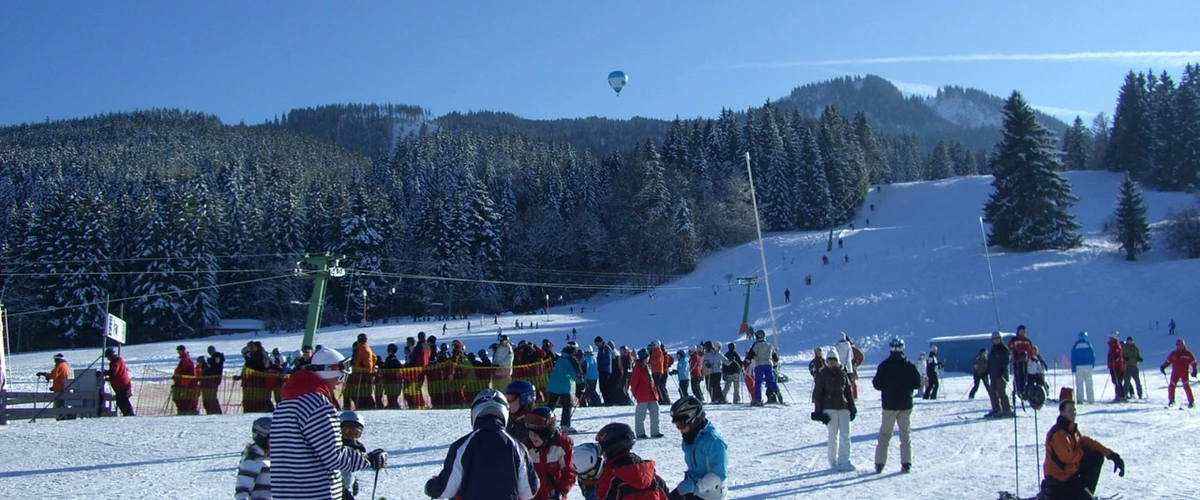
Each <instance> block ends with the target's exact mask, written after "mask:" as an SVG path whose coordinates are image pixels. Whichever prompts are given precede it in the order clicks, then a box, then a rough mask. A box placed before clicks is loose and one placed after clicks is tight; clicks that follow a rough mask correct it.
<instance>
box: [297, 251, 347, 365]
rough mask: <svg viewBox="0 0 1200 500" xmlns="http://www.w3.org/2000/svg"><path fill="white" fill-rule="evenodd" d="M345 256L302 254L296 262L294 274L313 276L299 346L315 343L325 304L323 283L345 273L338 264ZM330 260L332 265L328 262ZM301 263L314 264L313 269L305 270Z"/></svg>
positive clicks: (326, 253)
mask: <svg viewBox="0 0 1200 500" xmlns="http://www.w3.org/2000/svg"><path fill="white" fill-rule="evenodd" d="M344 258H346V256H345V255H342V254H336V255H335V254H332V253H329V252H325V254H324V255H311V254H304V257H302V258H300V260H299V261H297V262H296V271H295V273H296V276H307V277H312V278H313V289H312V296H311V297H310V298H309V299H308V320H307V321H305V322H304V340H303V342H302V343H301V346H302V347H303V346H306V345H308V346H312V345H315V344H313V342H314V341H315V340H316V336H317V328H319V327H320V326H321V310H322V309H323V308H324V306H325V284H326V281H327V280H328V279H329V278H330V277H334V278H341V277H342V276H345V275H346V270H345V269H344V268H342V267H341V266H340V264H341V260H342V259H344ZM331 261H332V264H333V265H332V266H331V265H330V262H331ZM301 264H308V265H310V266H315V267H316V269H314V270H305V269H302V268H301V267H300V265H301Z"/></svg>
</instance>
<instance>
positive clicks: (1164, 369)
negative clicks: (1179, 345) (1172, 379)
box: [1158, 366, 1167, 377]
mask: <svg viewBox="0 0 1200 500" xmlns="http://www.w3.org/2000/svg"><path fill="white" fill-rule="evenodd" d="M1158 371H1160V372H1162V374H1163V376H1164V377H1165V376H1167V367H1165V366H1164V367H1162V368H1159V369H1158Z"/></svg>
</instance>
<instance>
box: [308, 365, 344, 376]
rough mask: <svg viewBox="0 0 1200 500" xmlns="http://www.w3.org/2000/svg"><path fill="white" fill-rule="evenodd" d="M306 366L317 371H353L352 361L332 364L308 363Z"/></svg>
mask: <svg viewBox="0 0 1200 500" xmlns="http://www.w3.org/2000/svg"><path fill="white" fill-rule="evenodd" d="M305 368H307V369H309V370H312V371H315V372H342V374H349V373H350V371H351V366H350V363H345V362H343V363H334V364H332V365H306V366H305Z"/></svg>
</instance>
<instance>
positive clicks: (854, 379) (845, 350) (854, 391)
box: [834, 332, 861, 399]
mask: <svg viewBox="0 0 1200 500" xmlns="http://www.w3.org/2000/svg"><path fill="white" fill-rule="evenodd" d="M834 348H835V349H837V355H838V359H839V360H840V361H841V363H842V365H841V367H842V370H844V371H845V372H846V375H847V376H848V377H849V378H850V394H851V395H852V396H853V397H854V399H858V364H856V363H855V362H854V361H855V358H856V357H858V356H860V354H859V353H858V352H857V351H858V349H857V348H855V347H854V341H852V340H850V336H849V335H846V332H838V341H837V344H835V345H834ZM860 363H861V361H860Z"/></svg>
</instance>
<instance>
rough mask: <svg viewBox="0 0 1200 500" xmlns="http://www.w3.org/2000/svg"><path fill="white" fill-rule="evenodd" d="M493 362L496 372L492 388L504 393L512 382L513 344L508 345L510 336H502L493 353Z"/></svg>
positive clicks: (493, 375) (493, 376)
mask: <svg viewBox="0 0 1200 500" xmlns="http://www.w3.org/2000/svg"><path fill="white" fill-rule="evenodd" d="M492 362H493V363H495V364H496V371H495V372H494V373H493V374H492V388H494V389H496V390H498V391H503V390H505V389H506V388H508V383H509V382H512V370H513V348H512V344H509V343H508V335H501V336H500V343H499V344H497V345H496V350H495V351H493V352H492Z"/></svg>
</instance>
